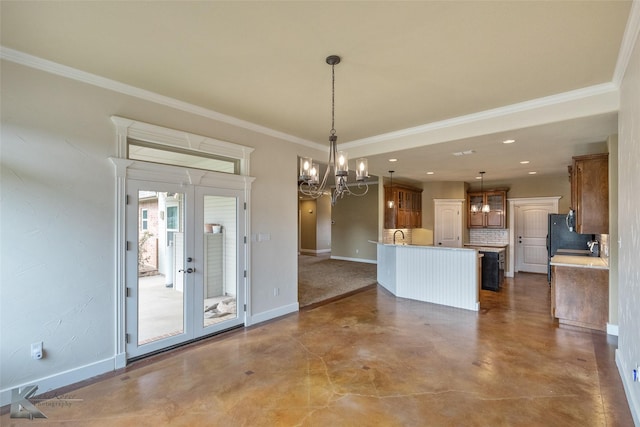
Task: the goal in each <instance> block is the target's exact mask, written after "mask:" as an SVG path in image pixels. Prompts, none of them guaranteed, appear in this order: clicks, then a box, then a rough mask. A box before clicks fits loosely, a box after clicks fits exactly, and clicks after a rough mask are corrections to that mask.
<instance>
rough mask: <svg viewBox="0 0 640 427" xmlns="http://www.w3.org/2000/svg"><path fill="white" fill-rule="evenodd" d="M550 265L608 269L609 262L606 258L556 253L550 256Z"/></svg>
mask: <svg viewBox="0 0 640 427" xmlns="http://www.w3.org/2000/svg"><path fill="white" fill-rule="evenodd" d="M551 265H555V266H558V267H577V268H594V269H598V270H608V269H609V262H608V260H607V259H606V258H600V257H594V256H579V255H556V256H554V257H552V258H551Z"/></svg>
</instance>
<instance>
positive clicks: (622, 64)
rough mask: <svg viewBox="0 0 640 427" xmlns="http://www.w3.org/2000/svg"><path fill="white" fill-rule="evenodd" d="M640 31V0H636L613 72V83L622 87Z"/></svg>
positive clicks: (633, 3)
mask: <svg viewBox="0 0 640 427" xmlns="http://www.w3.org/2000/svg"><path fill="white" fill-rule="evenodd" d="M638 33H640V1H639V0H635V1H634V2H632V3H631V10H630V11H629V18H628V19H627V26H626V27H625V29H624V35H623V36H622V43H620V52H619V53H618V61H617V62H616V68H615V70H614V72H613V83H614V84H615V85H616V86H618V87H620V84H621V83H622V79H623V78H624V74H625V72H626V71H627V66H628V65H629V60H630V59H631V54H632V52H633V48H634V46H635V43H636V40H637V39H638Z"/></svg>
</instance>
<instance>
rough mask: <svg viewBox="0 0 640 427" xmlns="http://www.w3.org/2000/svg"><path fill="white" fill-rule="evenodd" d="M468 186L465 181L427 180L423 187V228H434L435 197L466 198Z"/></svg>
mask: <svg viewBox="0 0 640 427" xmlns="http://www.w3.org/2000/svg"><path fill="white" fill-rule="evenodd" d="M466 187H467V185H466V183H464V182H453V181H440V182H425V183H424V185H423V187H422V228H426V229H429V230H433V221H434V209H435V206H434V204H433V199H464V198H466V197H467V190H466ZM464 227H466V225H464Z"/></svg>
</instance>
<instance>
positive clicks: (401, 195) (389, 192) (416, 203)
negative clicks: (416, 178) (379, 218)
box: [384, 185, 422, 229]
mask: <svg viewBox="0 0 640 427" xmlns="http://www.w3.org/2000/svg"><path fill="white" fill-rule="evenodd" d="M384 194H385V200H384V204H385V206H384V228H386V229H394V228H417V227H421V226H422V194H421V190H418V189H416V190H413V189H410V188H409V187H402V186H398V187H396V186H395V185H394V186H393V188H391V187H385V188H384ZM389 200H392V201H393V202H394V205H393V207H389V205H388V202H389Z"/></svg>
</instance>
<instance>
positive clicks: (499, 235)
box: [469, 228, 509, 245]
mask: <svg viewBox="0 0 640 427" xmlns="http://www.w3.org/2000/svg"><path fill="white" fill-rule="evenodd" d="M469 243H471V244H472V245H476V244H484V245H487V244H492V245H508V244H509V230H503V229H491V228H482V229H478V228H472V229H470V230H469Z"/></svg>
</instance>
